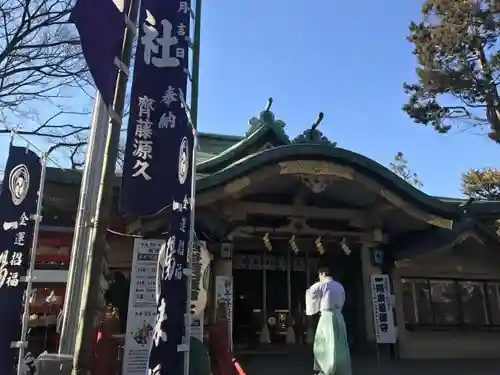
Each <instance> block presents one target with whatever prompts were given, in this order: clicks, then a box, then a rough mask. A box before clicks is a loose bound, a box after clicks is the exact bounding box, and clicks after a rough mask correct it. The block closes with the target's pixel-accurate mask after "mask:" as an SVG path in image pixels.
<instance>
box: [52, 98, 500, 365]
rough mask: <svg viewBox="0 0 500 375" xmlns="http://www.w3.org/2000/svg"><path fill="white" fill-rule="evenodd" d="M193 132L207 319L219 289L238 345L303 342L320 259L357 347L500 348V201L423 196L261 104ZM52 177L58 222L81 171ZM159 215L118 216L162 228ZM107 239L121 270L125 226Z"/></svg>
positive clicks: (491, 353) (399, 350) (414, 352)
mask: <svg viewBox="0 0 500 375" xmlns="http://www.w3.org/2000/svg"><path fill="white" fill-rule="evenodd" d="M199 143H200V152H199V153H198V166H197V175H198V178H197V186H196V194H197V195H196V223H195V224H196V235H197V237H198V238H199V239H200V240H202V241H203V243H204V244H206V248H207V249H208V252H210V254H211V255H212V263H211V276H210V278H207V279H209V280H208V281H207V282H206V284H205V286H204V287H205V288H206V289H207V290H206V292H207V295H208V303H207V308H206V310H205V315H204V316H205V318H204V324H205V325H210V324H211V323H212V322H213V320H214V317H215V306H216V304H217V301H221V300H225V301H226V302H227V303H228V305H229V310H230V311H229V312H230V316H229V317H230V320H231V332H232V339H233V343H234V348H235V350H236V351H238V350H242V351H244V350H257V351H258V350H259V348H266V350H271V349H269V348H275V350H287V348H291V347H297V346H303V347H306V345H308V344H309V343H311V340H312V337H313V333H314V325H315V321H314V317H313V318H309V317H306V316H305V314H304V308H305V306H304V292H305V290H306V288H307V287H308V286H310V285H311V284H312V283H313V282H315V281H316V279H317V269H318V267H319V266H323V265H326V266H329V268H330V270H331V272H332V274H333V276H334V277H335V278H338V279H339V280H340V282H341V283H342V284H343V285H344V288H345V290H346V296H347V300H346V304H345V307H344V316H345V319H346V322H347V329H348V336H349V343H350V346H351V348H352V351H353V353H354V355H361V354H360V353H373V354H374V353H375V352H376V348H377V344H378V349H379V350H380V351H381V352H383V353H391V355H394V356H400V357H402V358H453V357H454V358H467V357H470V358H488V357H490V358H498V357H500V251H499V250H500V246H499V239H498V236H497V234H496V227H495V221H496V220H497V219H499V218H500V202H486V201H464V200H456V199H447V198H437V197H432V196H429V195H426V194H425V193H423V192H422V191H420V190H418V189H416V188H414V187H413V186H411V185H409V184H408V183H406V182H405V181H403V180H402V179H401V178H399V177H397V176H396V175H394V174H393V173H392V172H391V171H389V170H388V169H386V168H385V167H384V166H382V165H380V164H378V163H377V162H375V161H373V160H370V159H368V158H366V157H364V156H362V155H360V154H357V153H355V152H352V151H348V150H345V149H342V148H339V147H337V145H336V144H335V143H334V142H332V141H330V140H328V139H327V138H326V137H325V136H324V135H323V134H322V133H321V132H320V131H319V130H318V128H314V129H308V130H306V131H305V132H304V133H303V134H301V135H299V136H297V137H295V138H293V139H291V138H289V136H288V135H287V133H286V125H285V123H284V122H282V121H280V120H277V119H276V118H275V116H274V114H273V113H272V112H271V111H270V110H269V108H267V109H266V110H264V111H263V112H261V113H260V115H259V117H254V118H252V119H250V122H249V128H248V131H247V133H246V134H245V135H244V136H242V137H236V136H226V135H219V134H203V133H201V134H200V139H199ZM48 176H49V177H48V178H49V183H48V188H47V190H48V193H47V194H49V195H50V196H47V197H44V201H47V206H48V207H49V208H47V210H48V211H50V212H51V213H52V217H53V219H52V220H54V223H53V224H54V225H52V228H55V227H56V226H57V227H59V228H62V227H64V226H65V224H61V222H60V221H61V218H62V217H68V216H69V213H68V212H66V213H64V212H61V211H60V210H62V209H64V208H63V207H61V204H60V203H58V204H54V203H53V202H54V201H57V202H60V200H61V199H70V198H68V197H69V196H71V195H70V194H66V193H64V191H69V189H70V188H69V187H71V186H73V188H72V189H74V191H75V192H76V196H77V192H78V181H76V178H73V180H72V179H71V178H69V177H67V176H66V177H64V176H63V172H62V171H51V173H49V174H48ZM117 186H119V182H118V181H117ZM64 189H66V190H64ZM61 194H62V195H63V196H64V197H63V198H61V196H62V195H61ZM72 194H73V193H72ZM57 199H59V201H58V200H57ZM71 204H74V203H73V202H71ZM63 206H64V205H63ZM66 206H68V205H66ZM58 210H59V211H58ZM75 210H76V204H75ZM166 211H168V210H166ZM75 212H76V211H75ZM73 215H74V214H73ZM162 215H163V216H162ZM162 215H160V216H157V217H154V218H136V217H125V218H122V217H120V216H119V215H118V214H117V213H116V214H115V218H116V220H115V221H116V222H119V223H122V224H119V225H121V229H120V230H122V231H123V232H127V233H128V234H142V235H144V236H146V237H148V238H162V237H161V236H162V235H161V233H162V232H164V228H166V225H167V224H166V223H167V222H168V217H167V214H166V213H165V214H162ZM48 216H50V215H48ZM54 217H56V218H58V219H54ZM57 220H59V222H57ZM117 225H118V224H117ZM119 225H118V226H119ZM49 227H50V226H49ZM66 227H70V225H66ZM47 228H48V227H47ZM42 230H43V228H42ZM47 230H48V229H47ZM109 246H110V247H109V253H108V267H109V269H110V270H111V271H117V270H119V271H121V272H122V273H123V274H125V275H128V274H129V273H130V268H131V265H132V251H133V239H131V238H129V237H124V236H118V235H114V234H110V236H109ZM204 246H205V245H204Z"/></svg>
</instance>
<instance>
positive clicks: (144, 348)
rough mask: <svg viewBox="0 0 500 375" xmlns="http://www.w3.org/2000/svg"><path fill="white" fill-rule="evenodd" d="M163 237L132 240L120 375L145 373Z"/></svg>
mask: <svg viewBox="0 0 500 375" xmlns="http://www.w3.org/2000/svg"><path fill="white" fill-rule="evenodd" d="M164 243H165V241H164V240H155V239H151V240H142V239H136V240H135V241H134V258H133V261H132V272H131V275H130V296H129V302H128V315H127V331H126V332H125V347H124V350H123V375H144V374H145V373H146V369H147V365H148V358H149V350H150V348H151V340H152V338H153V334H154V326H155V324H156V311H157V306H156V267H157V263H158V254H159V252H160V248H161V246H162V245H163V244H164Z"/></svg>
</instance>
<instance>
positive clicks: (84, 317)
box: [71, 0, 140, 375]
mask: <svg viewBox="0 0 500 375" xmlns="http://www.w3.org/2000/svg"><path fill="white" fill-rule="evenodd" d="M139 5H140V0H131V1H130V3H129V8H128V12H127V15H128V19H129V20H130V21H132V23H133V24H136V22H137V17H138V14H139ZM135 32H136V29H135V28H134V29H131V27H128V26H127V28H126V29H125V34H124V41H123V48H122V54H121V56H120V61H121V62H122V64H123V65H124V67H126V68H127V72H125V71H124V70H122V69H120V70H119V72H118V77H117V80H116V87H115V96H114V100H113V108H112V111H110V115H111V120H110V121H109V123H108V134H107V136H106V141H105V148H104V151H103V156H102V159H100V160H94V162H95V163H98V164H99V165H100V166H101V167H99V168H98V169H99V170H98V171H96V173H97V172H99V173H98V178H99V189H98V194H97V197H96V198H97V204H96V210H95V216H94V228H93V230H91V234H90V238H89V251H88V259H87V262H86V263H87V267H86V269H85V277H84V284H83V288H82V297H81V302H80V303H81V311H82V314H81V322H80V324H79V325H78V332H77V334H76V342H75V351H74V354H73V369H72V372H71V373H72V374H73V375H77V374H82V373H83V372H84V371H87V372H88V371H90V366H91V363H92V361H93V349H94V341H95V338H94V329H95V318H96V313H97V310H98V301H99V293H100V288H101V286H100V279H101V275H102V263H103V261H104V259H105V254H106V248H107V242H106V235H107V231H108V225H109V215H110V211H111V207H112V204H113V196H112V193H113V182H114V179H115V168H116V159H117V154H118V146H119V142H120V131H121V126H122V118H123V110H124V106H125V99H126V90H127V80H128V68H129V67H130V60H131V57H132V49H133V42H134V39H135Z"/></svg>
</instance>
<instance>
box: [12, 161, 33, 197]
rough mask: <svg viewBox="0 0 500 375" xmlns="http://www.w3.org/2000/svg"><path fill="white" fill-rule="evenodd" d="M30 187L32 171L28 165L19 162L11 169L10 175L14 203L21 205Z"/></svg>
mask: <svg viewBox="0 0 500 375" xmlns="http://www.w3.org/2000/svg"><path fill="white" fill-rule="evenodd" d="M29 188H30V173H29V172H28V167H26V165H24V164H19V165H18V166H17V167H15V168H13V169H12V170H11V171H10V175H9V190H10V195H11V197H12V203H14V205H16V206H19V205H20V204H21V203H23V201H24V199H25V198H26V196H27V195H28V190H29Z"/></svg>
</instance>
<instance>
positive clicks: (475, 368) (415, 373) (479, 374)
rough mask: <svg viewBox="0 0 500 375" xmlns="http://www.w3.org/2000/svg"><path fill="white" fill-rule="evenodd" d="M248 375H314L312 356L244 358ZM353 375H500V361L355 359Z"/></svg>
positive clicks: (242, 361) (301, 354)
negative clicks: (378, 361) (378, 360)
mask: <svg viewBox="0 0 500 375" xmlns="http://www.w3.org/2000/svg"><path fill="white" fill-rule="evenodd" d="M237 360H238V362H239V363H240V364H241V365H242V367H243V369H244V370H245V372H246V374H247V375H312V374H313V371H312V356H311V355H310V354H306V353H300V354H299V353H293V354H292V353H290V354H269V355H266V354H262V355H241V356H238V357H237ZM352 361H353V370H354V374H353V375H401V374H403V373H404V375H422V374H425V375H434V374H439V375H470V374H473V375H500V359H499V360H497V361H492V360H454V359H450V360H400V361H397V362H395V361H389V360H384V361H381V362H380V363H379V364H377V361H376V360H375V359H357V358H353V360H352Z"/></svg>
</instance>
